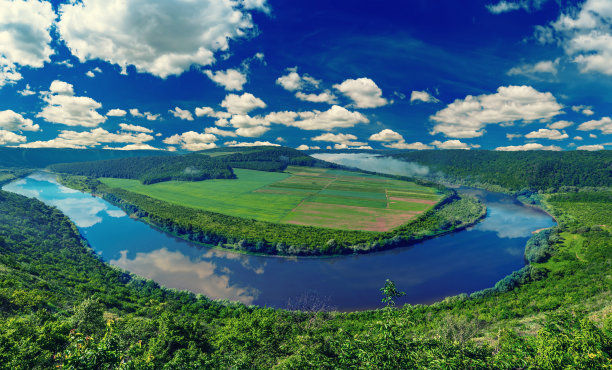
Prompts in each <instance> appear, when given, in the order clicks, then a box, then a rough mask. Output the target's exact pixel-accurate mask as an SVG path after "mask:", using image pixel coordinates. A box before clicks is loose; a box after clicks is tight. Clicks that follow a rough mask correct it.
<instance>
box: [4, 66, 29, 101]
mask: <svg viewBox="0 0 612 370" xmlns="http://www.w3.org/2000/svg"><path fill="white" fill-rule="evenodd" d="M0 73H1V72H0ZM1 81H2V77H0V84H1V83H2V82H1ZM17 92H18V93H19V95H21V96H30V95H36V91H32V89H31V88H30V85H29V84H26V87H25V88H24V89H23V90H19V91H17Z"/></svg>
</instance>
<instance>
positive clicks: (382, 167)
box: [312, 153, 429, 176]
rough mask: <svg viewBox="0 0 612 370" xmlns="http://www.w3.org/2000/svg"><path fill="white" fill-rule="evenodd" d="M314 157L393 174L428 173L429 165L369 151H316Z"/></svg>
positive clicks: (411, 174) (412, 174) (421, 174)
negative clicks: (382, 155)
mask: <svg viewBox="0 0 612 370" xmlns="http://www.w3.org/2000/svg"><path fill="white" fill-rule="evenodd" d="M312 156H313V157H315V158H317V159H321V160H324V161H328V162H332V163H337V164H341V165H344V166H348V167H354V168H359V169H362V170H366V171H373V172H380V173H388V174H391V175H402V176H414V175H420V176H423V175H427V174H428V173H429V167H427V166H424V165H421V164H418V163H414V162H406V161H400V160H398V159H395V158H390V157H381V156H380V155H374V154H367V153H315V154H312Z"/></svg>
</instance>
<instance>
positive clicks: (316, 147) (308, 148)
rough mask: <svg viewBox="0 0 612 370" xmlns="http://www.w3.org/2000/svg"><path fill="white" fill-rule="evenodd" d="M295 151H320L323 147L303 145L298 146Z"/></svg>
mask: <svg viewBox="0 0 612 370" xmlns="http://www.w3.org/2000/svg"><path fill="white" fill-rule="evenodd" d="M295 149H297V150H319V149H321V147H319V146H308V145H306V144H302V145H300V146H298V147H297V148H295Z"/></svg>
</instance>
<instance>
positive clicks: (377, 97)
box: [334, 77, 389, 108]
mask: <svg viewBox="0 0 612 370" xmlns="http://www.w3.org/2000/svg"><path fill="white" fill-rule="evenodd" d="M334 88H335V89H336V90H338V91H340V92H341V93H342V94H344V95H346V96H348V97H349V98H351V100H353V103H354V106H355V107H357V108H376V107H382V106H383V105H387V104H388V103H389V102H388V101H387V99H385V98H383V97H382V90H381V89H380V88H379V87H378V86H377V85H376V83H375V82H374V81H372V80H371V79H369V78H366V77H362V78H358V79H355V80H352V79H348V80H344V82H342V83H341V84H336V85H334Z"/></svg>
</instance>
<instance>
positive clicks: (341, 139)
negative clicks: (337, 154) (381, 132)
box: [311, 132, 368, 149]
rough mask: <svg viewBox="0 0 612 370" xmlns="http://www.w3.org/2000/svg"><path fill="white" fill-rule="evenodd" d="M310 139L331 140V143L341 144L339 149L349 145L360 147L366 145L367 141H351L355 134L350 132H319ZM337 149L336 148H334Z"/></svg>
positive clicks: (354, 138)
mask: <svg viewBox="0 0 612 370" xmlns="http://www.w3.org/2000/svg"><path fill="white" fill-rule="evenodd" d="M311 140H312V141H327V142H331V143H337V144H341V145H342V148H339V149H346V148H348V147H349V146H352V147H354V146H357V147H361V146H365V145H368V143H362V142H359V141H353V140H357V136H355V135H352V134H342V133H339V134H332V133H329V132H328V133H325V134H321V135H319V136H315V137H313V138H312V139H311ZM336 149H338V148H336Z"/></svg>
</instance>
